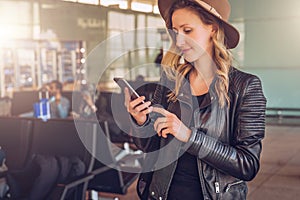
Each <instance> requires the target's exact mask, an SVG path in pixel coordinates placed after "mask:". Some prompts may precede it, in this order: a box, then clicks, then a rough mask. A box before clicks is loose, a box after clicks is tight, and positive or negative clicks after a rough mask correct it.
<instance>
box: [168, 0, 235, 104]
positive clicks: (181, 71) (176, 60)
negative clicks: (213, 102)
mask: <svg viewBox="0 0 300 200" xmlns="http://www.w3.org/2000/svg"><path fill="white" fill-rule="evenodd" d="M182 8H187V9H190V10H191V11H193V12H195V13H196V14H197V15H198V16H199V18H200V19H201V20H202V22H203V23H204V24H206V25H213V26H214V27H216V32H215V34H213V37H212V42H213V55H212V59H213V61H214V62H215V64H216V66H217V70H216V76H217V80H216V83H215V90H216V93H217V96H218V99H219V104H220V106H221V107H224V106H225V104H226V103H227V104H228V105H229V103H230V102H229V97H228V88H229V78H228V73H229V70H230V67H231V64H232V54H231V52H230V51H229V50H228V49H227V48H226V45H225V42H226V41H225V40H226V37H225V34H224V30H223V27H222V24H221V22H220V21H219V20H218V19H216V17H214V16H212V15H211V14H209V13H208V12H207V11H205V10H204V9H203V8H202V7H200V6H199V5H198V4H197V3H195V2H193V1H190V0H179V1H177V2H176V3H175V4H173V6H172V7H171V9H170V12H169V13H170V14H169V20H170V21H169V22H170V23H167V24H169V27H167V28H168V31H169V35H170V37H171V39H172V43H171V46H170V48H169V50H168V52H167V53H166V54H165V56H164V57H163V60H162V66H163V70H164V71H165V72H166V74H167V77H168V78H169V79H171V80H174V81H175V90H174V91H173V92H171V93H170V94H169V95H168V100H169V101H174V102H175V101H177V96H178V94H179V90H180V87H181V85H182V81H183V79H184V78H185V77H186V75H187V74H188V73H189V72H190V71H191V70H192V69H193V65H192V64H191V63H189V62H187V61H186V60H185V61H184V63H180V60H181V55H180V50H179V48H178V47H177V46H176V36H175V35H174V34H173V33H172V30H171V29H172V23H171V22H172V20H171V18H172V15H173V13H174V11H176V10H178V9H182Z"/></svg>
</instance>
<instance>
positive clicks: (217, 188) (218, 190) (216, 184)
mask: <svg viewBox="0 0 300 200" xmlns="http://www.w3.org/2000/svg"><path fill="white" fill-rule="evenodd" d="M215 188H216V193H217V194H219V193H220V184H219V182H215Z"/></svg>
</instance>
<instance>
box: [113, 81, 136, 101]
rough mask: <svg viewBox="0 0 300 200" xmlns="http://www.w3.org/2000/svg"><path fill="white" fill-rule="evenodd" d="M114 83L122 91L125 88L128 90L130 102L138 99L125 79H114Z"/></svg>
mask: <svg viewBox="0 0 300 200" xmlns="http://www.w3.org/2000/svg"><path fill="white" fill-rule="evenodd" d="M114 81H115V82H116V83H117V84H118V85H119V86H120V88H121V89H122V90H123V91H124V90H125V87H127V88H128V90H129V94H130V96H131V99H132V100H134V99H136V98H138V97H140V95H139V94H138V93H137V92H136V91H135V90H134V89H133V87H132V86H131V85H130V84H129V83H128V82H127V81H126V79H124V78H119V77H115V78H114Z"/></svg>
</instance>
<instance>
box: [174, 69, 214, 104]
mask: <svg viewBox="0 0 300 200" xmlns="http://www.w3.org/2000/svg"><path fill="white" fill-rule="evenodd" d="M216 81H217V76H215V77H214V79H213V81H212V83H211V84H210V86H209V89H208V93H207V94H206V95H205V97H204V99H203V101H202V103H201V105H200V106H199V108H200V109H203V108H206V107H207V106H209V105H211V103H212V102H213V101H215V100H217V95H216V90H215V84H216ZM194 98H195V97H194ZM177 99H178V100H179V101H180V102H183V103H186V104H188V105H189V106H190V107H191V108H192V105H193V95H192V92H191V87H190V81H189V73H188V74H187V75H186V77H185V79H184V80H183V83H182V86H181V88H180V90H179V94H178V97H177Z"/></svg>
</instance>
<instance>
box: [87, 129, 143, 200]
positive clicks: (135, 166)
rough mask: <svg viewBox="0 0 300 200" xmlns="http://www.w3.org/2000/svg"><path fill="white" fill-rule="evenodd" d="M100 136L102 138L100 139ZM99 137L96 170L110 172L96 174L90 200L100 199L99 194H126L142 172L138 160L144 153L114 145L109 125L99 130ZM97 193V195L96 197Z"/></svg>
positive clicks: (92, 182)
mask: <svg viewBox="0 0 300 200" xmlns="http://www.w3.org/2000/svg"><path fill="white" fill-rule="evenodd" d="M99 132H102V133H99ZM103 132H104V133H103ZM99 135H101V136H100V137H99ZM97 136H98V137H97V148H96V155H97V156H96V158H97V159H96V160H95V164H94V170H96V169H98V168H101V167H103V166H107V167H108V170H106V171H104V172H102V173H97V174H95V176H94V178H93V179H92V180H91V181H90V183H89V186H88V190H89V191H90V192H89V199H93V200H95V199H96V198H98V195H97V193H98V192H104V193H114V194H126V193H127V189H128V187H129V186H130V185H131V184H132V183H133V182H134V181H135V180H136V179H137V177H138V174H139V172H140V170H141V166H140V164H139V161H138V160H139V158H141V156H142V153H141V152H140V151H132V150H130V149H129V148H128V147H127V146H126V145H125V149H123V148H120V147H118V146H116V145H115V144H113V143H112V142H111V138H110V132H109V127H108V124H107V123H106V124H105V126H104V129H103V130H98V133H97ZM125 144H128V143H125ZM99 158H100V159H99ZM103 160H105V162H103ZM95 192H96V195H94V193H95ZM100 199H101V198H100Z"/></svg>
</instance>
